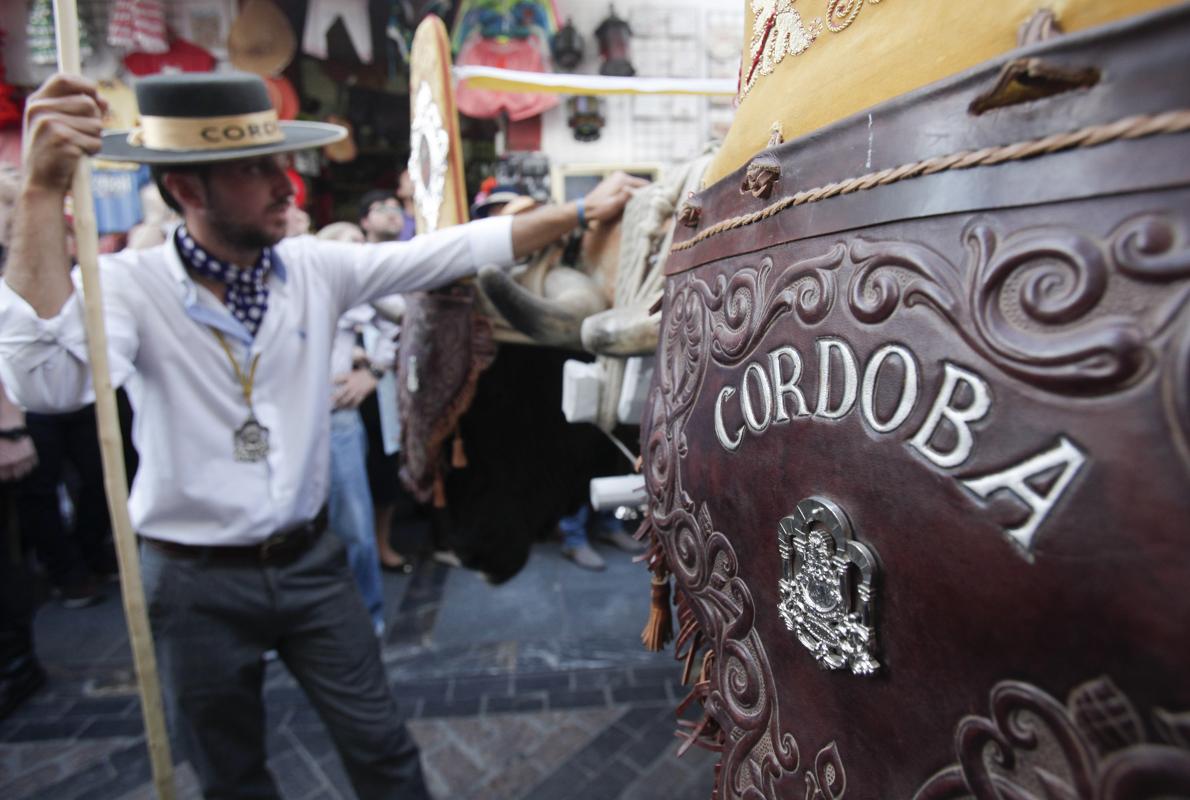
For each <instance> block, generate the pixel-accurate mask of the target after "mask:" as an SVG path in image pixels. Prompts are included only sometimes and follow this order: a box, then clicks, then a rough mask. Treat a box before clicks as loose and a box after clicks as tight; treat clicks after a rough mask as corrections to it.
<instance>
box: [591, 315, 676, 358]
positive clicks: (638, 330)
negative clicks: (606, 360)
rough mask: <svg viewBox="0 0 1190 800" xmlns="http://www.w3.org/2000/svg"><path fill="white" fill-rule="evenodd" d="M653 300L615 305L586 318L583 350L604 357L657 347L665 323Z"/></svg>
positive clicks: (636, 353)
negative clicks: (653, 311)
mask: <svg viewBox="0 0 1190 800" xmlns="http://www.w3.org/2000/svg"><path fill="white" fill-rule="evenodd" d="M651 305H652V303H651V302H649V303H638V304H636V305H631V306H626V307H624V308H613V309H611V310H609V311H604V312H603V313H601V314H594V315H592V316H590V317H587V318H586V319H585V320H583V327H582V337H583V349H585V350H588V351H589V352H592V353H594V354H595V355H600V356H622V357H627V356H643V355H651V354H652V353H654V352H655V351H656V350H657V341H658V339H659V338H660V335H661V323H660V322H659V320H658V317H657V315H656V314H650V313H649V306H651Z"/></svg>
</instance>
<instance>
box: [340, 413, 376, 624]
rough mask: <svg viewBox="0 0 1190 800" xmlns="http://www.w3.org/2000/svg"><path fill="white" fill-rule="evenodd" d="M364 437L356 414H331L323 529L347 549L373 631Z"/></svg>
mask: <svg viewBox="0 0 1190 800" xmlns="http://www.w3.org/2000/svg"><path fill="white" fill-rule="evenodd" d="M367 447H368V442H367V435H366V434H365V432H364V423H363V422H362V421H361V420H360V416H359V412H358V411H356V410H355V409H340V410H338V411H332V412H331V494H330V499H329V500H328V508H327V513H328V514H329V519H328V523H329V527H330V529H331V530H332V531H334V532H335V534H336V535H337V536H338V537H339V538H340V539H342V540H343V544H344V545H345V546H346V547H347V563H348V564H350V565H351V572H352V573H353V574H354V575H355V583H356V585H357V586H359V593H360V595H361V596H362V597H363V598H364V606H365V607H366V608H367V609H368V614H370V615H371V617H372V625H373V627H374V628H375V629H376V630H377V631H379V630H381V629H383V627H384V592H383V587H382V585H381V581H380V557H379V556H378V555H377V553H376V516H375V512H374V511H373V509H372V495H371V493H370V492H369V491H368V470H367V467H366V455H367Z"/></svg>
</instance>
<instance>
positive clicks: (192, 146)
mask: <svg viewBox="0 0 1190 800" xmlns="http://www.w3.org/2000/svg"><path fill="white" fill-rule="evenodd" d="M283 141H285V134H283V133H282V132H281V128H280V126H278V125H277V112H276V111H274V110H273V109H271V108H270V109H269V110H268V111H257V112H255V113H252V114H234V115H232V116H227V117H153V116H142V117H141V121H140V127H139V128H133V129H132V130H131V131H129V133H128V142H129V143H130V144H133V145H142V144H143V145H146V146H148V147H151V148H153V149H154V150H179V151H185V150H234V149H236V148H242V147H248V146H251V145H258V144H273V143H274V142H283Z"/></svg>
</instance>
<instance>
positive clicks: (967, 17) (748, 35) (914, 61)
mask: <svg viewBox="0 0 1190 800" xmlns="http://www.w3.org/2000/svg"><path fill="white" fill-rule="evenodd" d="M1177 4H1178V0H994V2H993V1H992V0H934V2H932V3H925V2H921V0H866V2H865V0H745V25H744V41H743V50H742V58H741V61H742V63H741V66H740V70H741V84H742V88H743V89H744V90H745V92H744V97H743V100H742V101H741V102H740V106H739V108H738V109H737V111H736V115H735V119H734V121H733V122H732V126H731V130H730V131H728V134H727V138H726V139H725V140H724V143H723V147H722V148H721V149H720V150H719V153H718V154H717V155H716V157H715V159H714V161H712V162H711V165H710V167H709V169H708V170H707V173H706V176H705V178H704V180H705V181H706V183H707V184H711V183H714V182H715V181H717V180H719V179H720V178H722V177H723V176H725V175H727V174H728V173H730V172H732V171H733V170H735V169H737V168H738V167H740V166H741V165H742V164H744V163H745V162H746V161H747V160H748V159H749V158H750V157H751V156H753V155H754V154H755V153H756V152H757V151H759V150H762V149H763V148H764V147H765V146H766V145H767V143H768V139H769V134H770V131H771V129H772V127H773V124H774V123H780V126H781V133H782V135H783V136H784V138H785V140H786V141H788V140H790V139H794V138H797V137H798V136H803V135H805V134H807V133H810V132H812V131H815V130H817V129H819V128H821V127H823V126H825V125H829V124H830V123H832V122H835V121H837V120H840V119H843V118H844V117H847V116H850V115H851V114H854V113H856V112H858V111H862V110H863V109H865V108H870V107H871V106H874V105H876V104H878V103H881V102H883V101H885V100H889V99H891V98H893V97H897V96H898V95H901V94H904V93H905V92H908V91H911V90H913V89H916V88H919V87H921V86H925V85H927V84H929V83H933V82H934V81H938V80H941V79H943V78H946V77H947V76H950V75H954V74H956V73H959V72H961V71H963V70H965V69H968V68H970V67H973V66H975V65H977V64H979V63H981V62H983V61H987V60H988V59H991V58H994V57H996V56H998V55H1001V54H1002V53H1005V52H1008V51H1009V50H1012V49H1014V48H1015V47H1016V46H1017V32H1018V30H1019V28H1020V26H1021V25H1022V24H1023V23H1024V22H1025V21H1027V20H1028V19H1029V18H1030V17H1031V16H1032V15H1033V14H1034V12H1036V11H1037V10H1039V9H1049V10H1051V11H1053V12H1054V14H1055V15H1056V16H1057V19H1058V24H1059V25H1060V26H1061V27H1062V30H1063V31H1064V32H1066V33H1072V32H1075V31H1079V30H1083V29H1086V28H1090V27H1094V26H1096V25H1102V24H1105V23H1108V22H1112V21H1115V20H1118V19H1122V18H1125V17H1129V16H1133V15H1135V14H1139V13H1142V12H1145V11H1151V10H1154V9H1157V8H1162V7H1165V6H1172V5H1177ZM774 11H777V12H778V15H777V16H776V17H774V14H773V12H774ZM789 11H793V12H796V13H795V14H792V15H791V14H789V13H788V12H789ZM757 17H760V25H758V26H755V27H754V25H755V21H756V18H757ZM770 18H774V19H779V20H780V24H777V25H773V24H769V25H767V26H766V23H767V22H768V20H769V19H770ZM766 27H767V28H768V33H767V36H766V34H765V29H766ZM754 41H756V42H761V41H763V42H764V45H765V47H764V48H757V49H761V50H762V51H764V52H761V55H760V57H759V59H754V54H753V50H754V47H753V43H754ZM754 61H755V63H756V67H755V75H754V76H753V81H752V83H753V85H752V86H751V88H750V89H748V88H747V87H748V77H749V74H750V73H751V72H753V64H754ZM770 68H771V74H765V73H766V72H768V71H769V70H770Z"/></svg>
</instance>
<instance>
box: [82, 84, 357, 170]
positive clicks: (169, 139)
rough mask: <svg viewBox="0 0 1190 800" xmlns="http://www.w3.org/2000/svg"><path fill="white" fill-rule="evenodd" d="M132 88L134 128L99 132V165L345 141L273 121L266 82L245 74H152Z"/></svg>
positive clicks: (194, 159)
mask: <svg viewBox="0 0 1190 800" xmlns="http://www.w3.org/2000/svg"><path fill="white" fill-rule="evenodd" d="M135 88H136V102H137V106H138V107H139V109H140V118H141V124H140V127H139V128H133V129H132V130H130V131H110V132H108V133H105V134H104V135H103V148H102V149H101V150H100V152H99V158H103V159H107V160H109V161H135V162H139V163H141V164H197V163H204V162H210V161H230V160H232V159H236V158H251V157H253V156H263V155H271V154H273V153H288V152H291V151H294V150H304V149H306V148H310V147H322V146H323V145H326V144H330V143H332V142H337V141H339V140H340V139H343V138H345V137H346V136H347V130H346V129H345V128H343V127H341V126H339V125H331V124H329V123H325V122H304V121H292V122H291V121H280V120H278V119H277V112H276V111H275V110H274V108H273V105H272V103H271V101H270V100H269V93H268V89H266V88H265V85H264V81H262V80H261V79H260V78H259V77H258V76H256V75H251V74H249V73H246V72H217V73H216V72H189V73H183V74H179V75H153V76H151V77H147V78H142V79H140V80H139V81H137V82H136V87H135Z"/></svg>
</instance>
